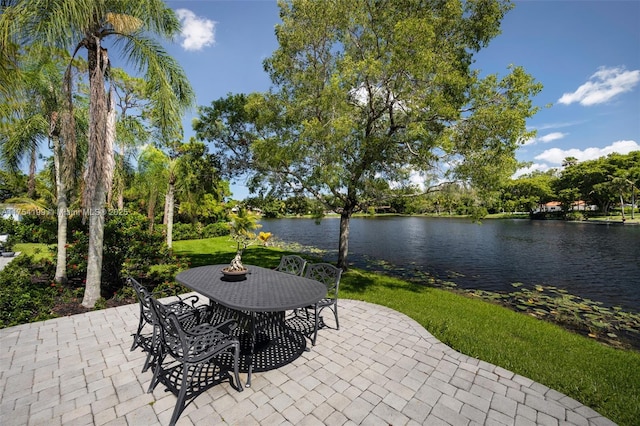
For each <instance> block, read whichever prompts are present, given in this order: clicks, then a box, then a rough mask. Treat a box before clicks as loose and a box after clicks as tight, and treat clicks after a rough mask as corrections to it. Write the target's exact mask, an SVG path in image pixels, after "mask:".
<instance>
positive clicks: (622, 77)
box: [558, 67, 640, 106]
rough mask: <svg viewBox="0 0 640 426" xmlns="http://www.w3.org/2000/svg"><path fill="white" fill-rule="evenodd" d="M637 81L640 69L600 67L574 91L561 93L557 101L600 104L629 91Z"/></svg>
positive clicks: (566, 103) (568, 103) (587, 104)
mask: <svg viewBox="0 0 640 426" xmlns="http://www.w3.org/2000/svg"><path fill="white" fill-rule="evenodd" d="M638 82H640V70H634V71H627V70H625V69H624V68H605V67H601V68H600V69H598V71H596V73H595V74H593V75H592V76H591V77H590V78H589V81H587V82H586V83H584V84H583V85H582V86H580V87H578V89H577V90H576V91H575V92H573V93H565V94H563V95H562V97H561V98H560V99H558V103H561V104H565V105H570V104H572V103H574V102H579V103H580V105H584V106H589V105H596V104H601V103H604V102H608V101H610V100H611V99H613V98H614V97H615V96H617V95H619V94H621V93H625V92H630V91H631V90H632V89H633V88H634V87H635V86H636V84H638Z"/></svg>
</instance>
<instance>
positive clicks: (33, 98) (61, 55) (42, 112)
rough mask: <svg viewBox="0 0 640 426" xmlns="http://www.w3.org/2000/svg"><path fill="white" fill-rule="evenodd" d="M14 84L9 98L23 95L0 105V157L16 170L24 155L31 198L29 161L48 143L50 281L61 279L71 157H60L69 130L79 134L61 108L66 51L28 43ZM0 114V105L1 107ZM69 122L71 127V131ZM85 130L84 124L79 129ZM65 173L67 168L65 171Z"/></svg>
mask: <svg viewBox="0 0 640 426" xmlns="http://www.w3.org/2000/svg"><path fill="white" fill-rule="evenodd" d="M19 63H20V69H19V71H18V72H19V73H20V76H21V78H20V81H21V84H20V85H14V86H12V87H13V92H12V95H15V96H13V99H17V98H19V97H20V94H21V95H22V96H23V97H24V101H23V102H22V103H21V104H20V107H16V105H15V104H14V103H11V102H9V103H7V104H5V105H4V106H13V107H14V108H13V110H12V113H11V114H9V115H5V114H2V117H3V120H2V126H1V127H0V128H1V129H2V130H5V129H6V130H8V132H6V133H5V132H4V131H2V132H0V139H5V137H6V139H5V140H3V144H2V150H1V151H2V152H1V155H2V158H3V159H4V160H5V161H6V163H7V164H8V165H9V166H10V167H11V168H12V169H14V170H15V169H17V168H18V166H19V160H20V158H21V157H22V156H23V155H25V154H28V155H29V157H30V166H29V185H28V187H29V190H28V197H29V198H33V194H34V192H35V160H36V151H37V149H38V148H39V146H40V145H41V144H42V142H43V141H45V140H46V141H48V145H49V146H48V147H49V148H50V149H51V151H52V153H53V166H54V167H53V169H54V172H53V176H54V181H55V198H56V200H55V205H56V211H57V221H58V240H57V243H58V244H57V256H56V272H55V277H54V279H55V280H56V281H57V282H64V281H66V278H67V273H66V265H67V261H66V244H67V216H68V213H67V207H68V191H69V188H70V187H71V186H73V180H72V179H71V177H72V175H73V172H72V171H73V170H75V167H76V165H75V164H72V161H73V160H75V159H76V158H77V157H76V156H68V155H65V151H66V149H67V144H66V140H67V138H68V136H69V134H70V133H74V138H75V133H76V132H78V133H81V136H80V137H81V138H82V133H84V132H83V124H85V123H86V121H85V120H83V119H82V117H79V118H78V119H75V120H70V119H69V109H68V108H67V107H65V105H66V104H65V101H66V96H65V93H64V91H63V89H62V87H63V84H62V76H63V72H64V68H65V66H66V64H67V63H69V54H68V52H65V51H55V50H52V49H50V48H49V49H45V48H43V47H42V46H39V45H32V46H30V48H29V49H27V50H26V51H24V52H23V55H21V56H20V62H19ZM3 112H4V108H3ZM71 123H74V124H75V125H76V128H74V129H71V128H70V127H69V126H70V125H71ZM84 129H86V126H85V127H84ZM65 171H67V172H65Z"/></svg>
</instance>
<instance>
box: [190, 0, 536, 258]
mask: <svg viewBox="0 0 640 426" xmlns="http://www.w3.org/2000/svg"><path fill="white" fill-rule="evenodd" d="M279 6H280V16H281V17H282V24H279V25H277V26H276V36H277V38H278V42H279V48H278V49H277V50H276V51H275V52H274V54H273V55H272V56H271V57H270V58H268V59H267V60H266V61H265V69H266V70H267V72H268V73H269V74H270V76H271V80H272V82H273V83H274V87H273V89H272V91H271V92H270V93H267V94H264V95H254V96H250V97H249V98H248V101H247V107H246V108H247V110H248V111H250V112H251V113H252V114H254V115H255V116H256V119H255V131H256V132H257V135H258V136H257V137H256V138H255V139H254V140H253V141H247V140H246V139H238V138H233V139H232V146H231V148H233V149H234V150H235V151H231V152H241V153H242V155H243V156H245V157H244V158H246V159H247V160H248V161H249V162H250V163H251V167H252V170H253V172H254V173H253V175H252V178H253V183H254V184H256V185H257V184H258V183H260V182H266V183H268V184H271V185H275V186H283V187H287V186H288V187H289V188H291V189H293V190H294V191H298V192H302V191H304V192H306V193H309V194H312V195H315V196H316V197H317V198H319V199H322V200H323V201H324V202H325V204H326V206H327V208H329V209H331V210H334V211H336V212H338V213H339V214H340V238H339V247H338V266H339V267H342V268H346V267H347V253H348V237H349V220H350V218H351V216H352V214H353V213H354V212H355V211H357V210H358V209H361V208H362V206H361V200H363V199H366V198H367V193H366V191H367V188H373V187H375V186H376V185H370V184H369V183H370V182H372V181H373V180H376V179H380V178H384V179H386V180H387V181H389V182H396V183H398V182H408V181H409V177H410V175H411V173H412V172H413V171H418V172H422V173H424V174H425V175H427V174H429V173H433V171H434V170H448V172H447V175H448V177H449V178H450V179H462V180H466V181H471V182H472V183H475V184H476V185H477V186H478V187H484V188H490V187H493V186H496V185H497V184H498V183H499V182H501V181H502V180H503V179H506V178H507V177H508V176H510V175H511V174H512V173H513V172H514V171H515V166H516V160H515V150H516V148H517V146H518V144H519V143H520V142H522V141H523V140H524V139H525V138H526V137H528V136H530V134H529V133H528V132H527V130H526V125H525V124H526V119H527V118H528V117H530V116H532V115H533V114H534V113H535V112H536V110H537V108H534V107H532V103H531V100H530V98H531V96H532V95H534V94H536V93H537V92H539V91H540V90H541V86H540V85H539V84H537V83H535V82H534V80H533V79H532V77H530V76H529V75H528V74H527V73H526V72H525V71H524V70H523V69H522V68H519V67H511V68H510V69H509V70H508V72H507V73H506V75H504V76H503V77H502V78H500V77H499V76H498V75H487V76H485V77H481V73H480V71H477V70H473V69H472V64H473V55H474V54H475V53H476V52H477V51H479V50H480V49H481V48H482V47H484V46H486V45H487V44H488V43H489V41H490V40H491V39H492V38H494V37H495V36H496V35H498V34H499V32H500V21H501V20H502V18H503V16H504V14H505V13H506V12H507V11H508V10H509V9H510V7H511V5H510V3H509V2H508V1H502V0H473V1H471V0H469V1H462V0H458V1H446V2H444V1H431V0H406V1H400V0H386V1H379V0H327V1H322V2H318V1H311V0H288V1H280V2H279ZM201 114H202V117H201V122H200V123H198V125H197V127H196V129H197V130H199V132H200V133H199V134H200V136H201V137H202V138H206V139H209V140H214V141H216V143H222V144H224V143H225V139H224V138H218V137H217V136H218V135H220V133H221V132H220V131H219V129H217V128H216V127H217V126H220V124H221V123H220V121H219V120H218V121H217V122H216V118H215V117H216V112H215V111H214V110H213V109H203V110H202V112H201ZM249 117H250V118H251V114H249ZM248 128H250V127H248ZM248 142H251V143H250V144H249V143H248ZM243 144H244V145H247V148H246V149H244V151H243ZM225 148H227V147H225ZM441 177H442V176H441Z"/></svg>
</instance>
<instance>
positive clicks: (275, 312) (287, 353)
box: [176, 265, 327, 387]
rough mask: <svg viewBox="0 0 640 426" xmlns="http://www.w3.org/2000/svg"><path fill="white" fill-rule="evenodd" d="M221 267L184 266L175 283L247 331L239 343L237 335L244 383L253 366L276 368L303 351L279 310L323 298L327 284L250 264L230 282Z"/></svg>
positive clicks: (303, 344) (301, 341) (300, 339)
mask: <svg viewBox="0 0 640 426" xmlns="http://www.w3.org/2000/svg"><path fill="white" fill-rule="evenodd" d="M227 266H228V265H208V266H200V267H197V268H192V269H188V270H186V271H183V272H181V273H179V274H178V275H177V276H176V281H177V282H179V283H180V284H182V285H184V286H185V287H188V288H189V289H191V290H194V291H196V292H198V293H200V294H201V295H203V296H205V297H207V298H208V299H209V301H210V302H213V304H215V305H218V306H220V307H223V308H225V309H227V310H229V311H230V312H231V314H232V315H233V316H234V317H235V318H237V319H239V320H240V321H239V323H240V325H241V326H240V327H238V328H239V329H242V328H246V329H247V333H246V334H245V335H244V337H246V338H247V339H248V342H246V341H245V343H244V345H242V339H241V346H242V347H243V349H244V350H243V351H242V352H243V353H244V357H241V358H244V361H243V362H242V364H244V365H243V366H241V367H242V369H246V371H247V387H249V386H251V373H252V371H253V370H256V371H265V370H268V369H272V368H277V367H279V366H282V365H284V364H286V363H288V362H291V361H292V360H293V359H295V358H297V357H298V356H300V354H301V353H302V352H303V351H304V350H305V348H306V340H305V337H304V335H303V334H302V333H300V332H299V331H296V330H294V329H292V328H289V327H287V326H286V324H285V321H284V316H285V315H284V312H285V311H289V310H293V309H297V308H304V307H306V306H311V305H313V304H315V303H316V302H318V301H319V300H320V299H322V298H323V297H325V296H326V293H327V288H326V287H325V285H324V284H322V283H320V282H318V281H315V280H312V279H308V278H304V277H300V276H297V275H292V274H287V273H284V272H279V271H275V270H273V269H268V268H262V267H259V266H252V265H246V266H247V268H248V273H247V275H246V278H245V279H243V280H240V281H237V280H232V281H230V280H228V279H226V278H225V276H224V275H223V274H222V269H223V268H226V267H227ZM243 325H245V327H243ZM239 337H242V336H239ZM245 340H246V339H245Z"/></svg>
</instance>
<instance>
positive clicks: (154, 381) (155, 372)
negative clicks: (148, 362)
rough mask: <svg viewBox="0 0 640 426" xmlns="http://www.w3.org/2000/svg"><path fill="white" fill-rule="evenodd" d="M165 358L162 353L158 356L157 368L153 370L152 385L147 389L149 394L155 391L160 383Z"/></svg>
mask: <svg viewBox="0 0 640 426" xmlns="http://www.w3.org/2000/svg"><path fill="white" fill-rule="evenodd" d="M164 358H165V356H164V355H163V354H162V353H160V354H158V355H157V356H156V361H155V367H154V368H153V376H152V377H151V383H149V389H147V393H151V392H153V390H154V389H155V388H156V386H158V383H160V379H159V378H158V377H159V376H160V370H161V369H162V363H163V362H164Z"/></svg>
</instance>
